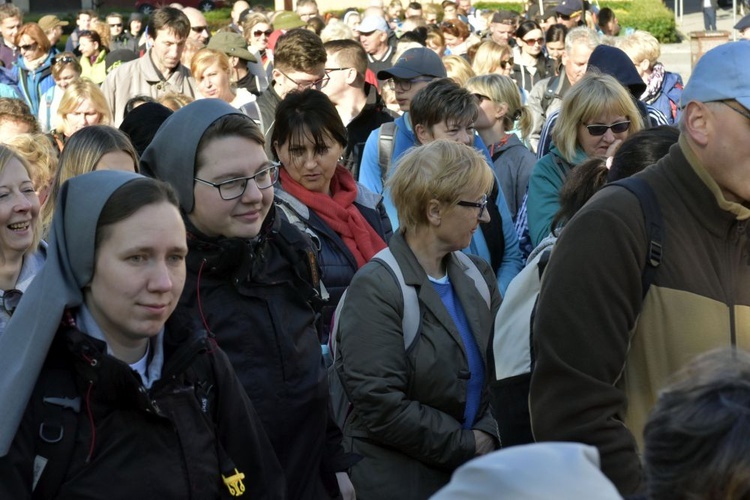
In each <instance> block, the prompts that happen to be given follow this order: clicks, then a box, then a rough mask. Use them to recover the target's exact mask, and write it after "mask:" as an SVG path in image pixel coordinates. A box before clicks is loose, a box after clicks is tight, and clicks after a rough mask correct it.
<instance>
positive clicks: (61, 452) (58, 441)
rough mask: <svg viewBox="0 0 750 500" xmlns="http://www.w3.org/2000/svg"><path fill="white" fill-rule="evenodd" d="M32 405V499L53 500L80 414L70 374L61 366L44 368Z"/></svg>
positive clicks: (63, 471)
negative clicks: (43, 499)
mask: <svg viewBox="0 0 750 500" xmlns="http://www.w3.org/2000/svg"><path fill="white" fill-rule="evenodd" d="M32 404H33V406H34V428H35V429H38V432H37V433H36V435H35V444H34V473H33V481H32V487H31V488H32V498H55V497H56V496H57V492H58V490H59V489H60V485H61V484H62V482H63V479H64V478H65V474H66V472H67V471H68V464H69V463H70V461H71V458H72V456H73V448H74V445H75V442H76V433H77V430H78V413H79V412H80V410H81V397H80V395H79V394H78V389H77V387H76V383H75V379H74V378H73V373H72V371H71V370H70V369H66V368H65V367H62V366H59V367H57V366H55V367H45V368H44V369H43V370H42V372H41V373H40V375H39V379H38V381H37V384H36V386H35V389H34V393H33V395H32ZM37 424H38V425H37Z"/></svg>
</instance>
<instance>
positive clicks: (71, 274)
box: [0, 170, 142, 456]
mask: <svg viewBox="0 0 750 500" xmlns="http://www.w3.org/2000/svg"><path fill="white" fill-rule="evenodd" d="M139 178H142V176H140V175H139V174H135V173H132V172H121V171H112V170H100V171H95V172H91V173H88V174H84V175H80V176H78V177H74V178H72V179H70V180H68V181H67V182H66V183H65V184H63V185H62V187H61V188H60V194H59V197H58V202H57V206H56V207H55V217H54V219H53V220H52V227H51V228H50V237H49V246H48V248H47V261H46V262H45V264H44V267H43V268H42V270H41V271H40V272H39V273H38V274H37V275H36V277H35V278H34V281H33V282H32V283H31V285H29V287H28V288H27V289H26V292H24V296H23V300H21V302H20V303H19V304H18V307H17V308H16V310H15V312H14V313H13V316H12V317H11V318H10V322H9V323H8V326H7V327H6V329H5V332H4V333H3V334H2V335H0V368H1V369H2V376H0V401H3V411H1V412H0V456H4V455H6V454H7V452H8V450H9V449H10V445H11V442H12V441H13V438H14V436H15V434H16V430H17V429H18V425H19V423H20V422H21V418H22V417H23V412H24V410H25V408H26V404H27V402H28V401H29V397H30V396H31V393H32V391H33V389H34V385H35V384H36V380H37V378H38V377H39V373H40V372H41V369H42V365H43V364H44V360H45V358H46V357H47V351H48V350H49V347H50V345H51V344H52V339H53V338H54V336H55V333H56V332H57V329H58V328H59V326H60V320H61V319H62V317H63V314H64V312H65V310H66V309H68V308H73V307H78V306H80V305H81V304H83V287H85V286H86V285H88V284H89V283H90V282H91V279H92V277H93V275H94V264H95V262H94V260H95V252H94V243H95V239H96V225H97V222H98V221H99V214H100V213H101V211H102V208H103V207H104V205H105V203H106V202H107V200H109V197H110V196H112V193H114V192H115V191H116V190H117V189H118V188H119V187H121V186H122V185H124V184H126V183H128V182H130V181H132V180H134V179H139ZM40 304H44V312H43V313H40V310H39V307H40Z"/></svg>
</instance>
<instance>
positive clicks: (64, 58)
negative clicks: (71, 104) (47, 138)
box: [37, 52, 83, 132]
mask: <svg viewBox="0 0 750 500" xmlns="http://www.w3.org/2000/svg"><path fill="white" fill-rule="evenodd" d="M82 72H83V69H82V68H81V64H80V62H78V58H77V57H76V56H75V55H74V54H73V53H72V52H63V53H61V54H57V55H56V56H54V57H53V58H52V78H54V80H55V85H54V86H53V87H51V88H50V89H49V90H47V92H45V93H44V95H43V96H42V100H41V102H40V103H39V115H37V121H38V122H39V128H40V129H41V131H42V132H49V131H50V130H54V129H55V128H57V126H58V118H57V110H58V108H59V107H60V100H61V99H62V96H63V94H64V93H65V90H66V89H67V88H68V86H69V85H70V84H71V83H73V81H74V80H77V79H79V78H80V77H81V73H82Z"/></svg>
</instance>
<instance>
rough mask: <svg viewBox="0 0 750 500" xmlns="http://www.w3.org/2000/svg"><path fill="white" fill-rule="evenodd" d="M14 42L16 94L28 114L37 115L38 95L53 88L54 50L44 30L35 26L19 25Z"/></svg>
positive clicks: (40, 97) (39, 98) (13, 71)
mask: <svg viewBox="0 0 750 500" xmlns="http://www.w3.org/2000/svg"><path fill="white" fill-rule="evenodd" d="M14 42H15V44H16V46H17V47H18V59H17V60H16V64H15V66H14V68H13V69H12V73H13V75H12V76H13V77H14V79H15V80H16V81H17V82H18V83H17V84H16V87H17V88H18V94H19V95H20V96H21V98H22V99H23V100H24V101H26V104H28V105H29V108H30V109H31V114H32V115H34V116H37V115H38V114H39V103H40V101H41V99H42V96H43V95H44V93H45V92H47V91H48V90H49V89H50V88H52V86H54V85H55V79H54V78H53V77H52V58H53V57H54V55H55V54H54V50H53V48H52V46H51V45H50V43H49V39H48V38H47V35H45V34H44V30H42V28H40V27H39V25H38V24H36V23H26V24H24V25H23V26H21V29H19V30H18V34H17V35H16V39H15V40H14Z"/></svg>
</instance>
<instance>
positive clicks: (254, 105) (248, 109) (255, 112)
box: [240, 101, 266, 132]
mask: <svg viewBox="0 0 750 500" xmlns="http://www.w3.org/2000/svg"><path fill="white" fill-rule="evenodd" d="M240 111H242V112H243V113H244V114H245V115H246V116H248V117H249V118H250V119H251V120H252V121H253V123H255V124H256V125H257V126H258V128H260V131H261V132H263V131H265V130H266V129H264V128H263V115H262V114H261V112H260V107H259V106H258V102H257V101H252V102H248V103H246V104H243V105H242V106H240Z"/></svg>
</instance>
